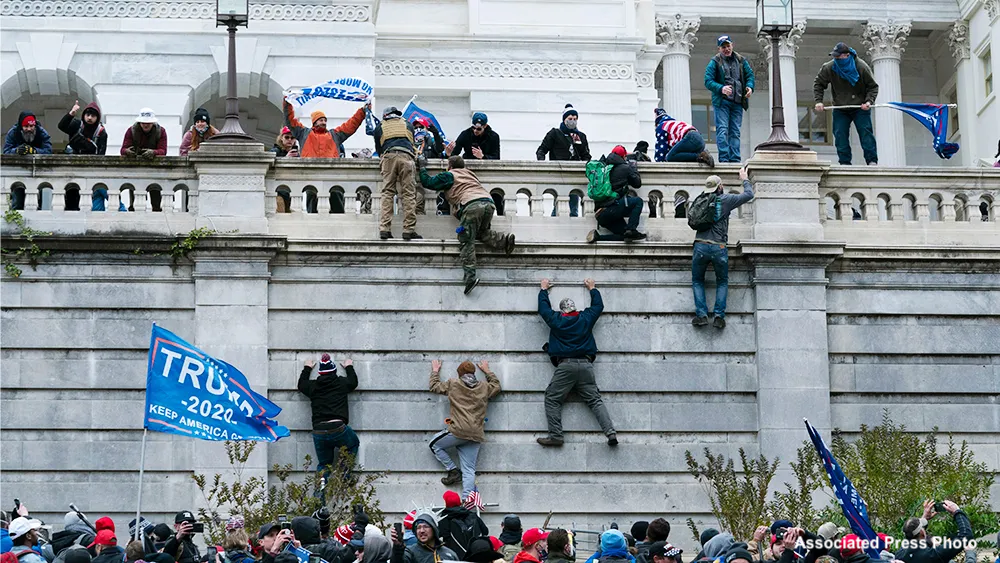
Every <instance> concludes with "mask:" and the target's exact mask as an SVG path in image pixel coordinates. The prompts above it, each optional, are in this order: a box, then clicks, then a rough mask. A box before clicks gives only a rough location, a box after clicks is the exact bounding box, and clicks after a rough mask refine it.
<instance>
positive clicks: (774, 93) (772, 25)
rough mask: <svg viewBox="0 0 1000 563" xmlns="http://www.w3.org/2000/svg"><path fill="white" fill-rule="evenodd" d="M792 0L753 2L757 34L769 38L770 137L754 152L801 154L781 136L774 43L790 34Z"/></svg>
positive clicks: (781, 109)
mask: <svg viewBox="0 0 1000 563" xmlns="http://www.w3.org/2000/svg"><path fill="white" fill-rule="evenodd" d="M793 22H794V20H793V18H792V0H757V34H758V35H769V36H770V37H771V135H770V136H769V137H768V138H767V140H766V141H764V142H763V143H761V144H759V145H757V147H756V148H755V149H754V150H758V151H803V150H807V149H806V148H805V147H803V146H802V145H800V144H799V143H798V142H796V141H794V140H792V139H789V138H788V133H786V132H785V108H784V107H783V104H782V101H781V57H780V56H779V53H778V40H779V39H781V36H782V35H784V34H785V33H788V32H789V31H791V30H792V24H793Z"/></svg>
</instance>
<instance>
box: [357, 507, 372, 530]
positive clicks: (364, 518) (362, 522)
mask: <svg viewBox="0 0 1000 563" xmlns="http://www.w3.org/2000/svg"><path fill="white" fill-rule="evenodd" d="M370 522H371V520H370V519H369V518H368V515H367V514H365V511H364V509H362V508H360V507H359V508H358V509H357V510H356V511H355V512H354V529H355V530H360V531H362V532H363V531H364V529H365V528H366V527H367V526H368V524H369V523H370Z"/></svg>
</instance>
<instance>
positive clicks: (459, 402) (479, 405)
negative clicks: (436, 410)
mask: <svg viewBox="0 0 1000 563" xmlns="http://www.w3.org/2000/svg"><path fill="white" fill-rule="evenodd" d="M479 369H481V370H482V371H483V373H484V374H486V383H483V382H482V381H480V380H478V379H476V366H474V365H473V364H472V362H469V361H465V362H462V363H461V364H460V365H459V366H458V378H455V379H449V380H447V381H441V360H434V361H432V362H431V379H430V390H431V392H432V393H439V394H441V395H447V396H448V402H449V403H451V411H450V413H449V415H448V418H446V419H445V424H446V425H447V428H446V429H445V430H442V431H441V432H438V433H437V434H435V435H434V438H432V439H431V443H430V448H431V451H433V452H434V455H435V456H436V457H437V458H438V461H440V462H441V464H442V465H444V468H445V469H446V470H447V471H448V475H446V476H445V477H443V478H442V479H441V482H442V483H444V484H445V485H454V484H456V483H458V482H460V481H461V483H462V498H467V497H468V496H469V493H470V492H472V490H473V488H475V486H476V461H477V460H478V459H479V446H480V444H482V443H483V442H485V441H486V434H485V432H484V431H483V423H484V422H485V420H486V405H487V404H488V403H489V402H490V399H492V398H493V397H496V396H497V395H499V394H500V380H499V379H497V376H496V375H494V374H493V372H492V371H490V364H489V363H487V362H486V360H483V361H481V362H479ZM449 448H455V449H456V450H458V460H459V463H460V464H461V466H462V469H461V471H459V469H458V467H456V466H455V462H454V461H452V459H451V456H450V455H448V452H447V451H445V450H447V449H449Z"/></svg>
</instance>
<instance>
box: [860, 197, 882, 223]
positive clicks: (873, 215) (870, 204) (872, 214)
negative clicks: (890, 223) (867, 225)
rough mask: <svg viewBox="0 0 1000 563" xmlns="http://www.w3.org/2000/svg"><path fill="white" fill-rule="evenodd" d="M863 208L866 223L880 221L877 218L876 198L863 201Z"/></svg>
mask: <svg viewBox="0 0 1000 563" xmlns="http://www.w3.org/2000/svg"><path fill="white" fill-rule="evenodd" d="M864 208H865V219H866V220H867V221H869V222H875V221H879V220H880V217H879V216H878V198H875V199H873V200H872V199H870V200H868V201H865V203H864Z"/></svg>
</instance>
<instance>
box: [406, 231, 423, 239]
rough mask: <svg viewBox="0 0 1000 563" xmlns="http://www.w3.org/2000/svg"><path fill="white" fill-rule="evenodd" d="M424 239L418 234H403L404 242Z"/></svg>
mask: <svg viewBox="0 0 1000 563" xmlns="http://www.w3.org/2000/svg"><path fill="white" fill-rule="evenodd" d="M422 238H424V237H422V236H420V235H418V234H417V233H403V240H420V239H422Z"/></svg>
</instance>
